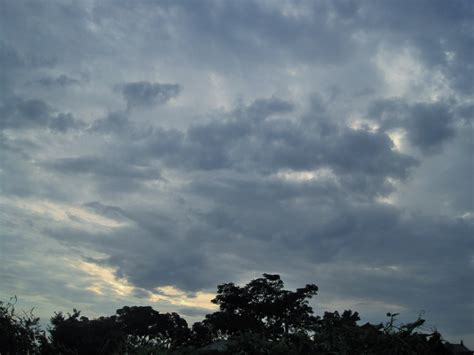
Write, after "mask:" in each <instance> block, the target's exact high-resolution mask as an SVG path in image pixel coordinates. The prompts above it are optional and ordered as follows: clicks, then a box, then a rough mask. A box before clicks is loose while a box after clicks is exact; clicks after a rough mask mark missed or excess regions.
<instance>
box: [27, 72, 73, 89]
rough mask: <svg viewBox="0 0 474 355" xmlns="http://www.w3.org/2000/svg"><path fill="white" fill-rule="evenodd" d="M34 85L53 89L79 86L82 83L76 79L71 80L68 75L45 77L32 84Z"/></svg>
mask: <svg viewBox="0 0 474 355" xmlns="http://www.w3.org/2000/svg"><path fill="white" fill-rule="evenodd" d="M32 84H38V85H41V86H44V87H45V88H48V89H51V88H55V87H59V88H66V87H69V86H74V85H79V84H80V81H79V80H77V79H74V78H71V77H69V76H67V75H64V74H61V75H59V76H57V77H49V76H47V77H43V78H40V79H38V80H35V81H33V82H32Z"/></svg>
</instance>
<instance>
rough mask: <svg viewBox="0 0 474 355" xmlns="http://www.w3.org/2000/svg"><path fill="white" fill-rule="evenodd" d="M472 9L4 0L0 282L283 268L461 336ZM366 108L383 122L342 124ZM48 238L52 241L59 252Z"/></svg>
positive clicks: (455, 4) (34, 286)
mask: <svg viewBox="0 0 474 355" xmlns="http://www.w3.org/2000/svg"><path fill="white" fill-rule="evenodd" d="M473 8H474V5H473V3H472V1H463V0H456V1H437V0H435V1H431V0H430V1H404V2H396V1H377V2H373V1H364V0H360V1H350V0H340V1H339V0H336V1H324V0H323V1H315V2H313V1H311V2H305V1H299V2H290V1H289V2H271V1H270V2H268V1H267V2H266V1H247V0H244V1H238V2H215V1H200V2H189V1H138V2H133V3H132V2H128V1H100V2H96V1H90V2H77V3H67V4H66V3H62V2H56V1H50V2H37V1H24V2H23V1H21V2H20V1H12V2H5V4H2V11H0V17H1V21H0V64H1V67H2V68H3V69H4V70H0V79H1V80H0V93H1V94H2V98H1V99H0V129H1V132H0V148H1V149H0V160H1V165H2V166H1V169H0V180H1V184H0V191H1V194H2V196H1V201H0V203H3V205H2V207H3V206H6V208H5V209H2V210H4V211H7V212H5V213H3V212H2V213H0V222H2V228H0V230H1V231H4V230H5V229H4V227H5V228H6V227H8V228H10V230H9V231H6V232H4V233H3V234H2V237H5V238H1V240H2V241H1V242H0V244H1V247H0V254H2V251H3V254H2V258H5V259H6V260H8V263H5V264H8V265H7V267H5V268H4V270H5V271H4V272H2V276H3V275H7V276H6V278H5V280H7V282H4V283H2V282H0V284H2V285H7V286H8V287H6V286H4V287H3V289H2V288H1V287H0V292H9V293H11V292H12V290H17V289H18V290H21V292H22V293H24V294H37V293H41V296H42V297H43V296H44V299H46V300H48V302H50V303H54V302H58V301H57V300H60V302H63V301H64V299H68V302H70V300H73V301H74V302H76V300H81V301H83V300H84V299H87V302H89V304H97V305H98V306H97V307H102V306H103V303H104V299H106V298H107V297H102V296H99V295H93V294H92V293H89V291H87V293H86V291H85V289H86V287H87V286H89V285H88V284H87V283H88V282H89V280H86V279H84V280H83V282H82V283H80V286H78V287H82V286H84V289H81V290H80V291H77V290H76V291H74V292H73V291H71V290H69V284H68V282H69V280H68V279H69V278H70V275H66V277H65V278H64V280H63V279H61V277H59V278H55V277H56V276H55V275H56V274H59V273H60V272H62V270H63V268H62V267H63V265H62V264H63V263H64V262H65V260H67V258H71V260H75V259H73V258H74V257H79V256H83V258H84V260H85V261H87V262H93V263H96V264H98V265H100V266H111V267H113V268H115V270H116V274H117V276H120V277H125V278H126V279H127V281H128V282H129V283H130V284H131V285H132V286H133V287H135V290H134V294H133V297H138V298H141V300H143V302H145V300H144V299H145V298H146V297H148V296H149V295H150V292H152V291H153V292H156V290H154V288H155V287H158V286H165V285H173V286H175V287H178V288H180V289H182V290H183V291H185V292H195V291H200V290H215V286H216V285H217V284H219V283H222V282H227V281H242V282H246V281H249V279H250V278H253V277H258V276H259V275H260V274H261V273H262V272H275V273H281V274H282V275H284V277H285V280H286V279H288V280H291V281H292V282H293V284H294V285H301V284H304V283H307V282H315V283H317V284H319V286H320V287H321V297H323V298H324V297H326V300H329V301H331V300H333V299H336V300H337V299H341V298H342V299H344V298H346V299H350V300H355V301H358V300H361V302H362V301H363V302H366V304H369V305H370V307H369V308H371V309H372V310H374V309H375V310H376V311H380V312H381V313H380V314H384V313H385V312H386V311H391V310H390V309H385V308H386V307H392V306H393V307H396V306H400V307H405V308H402V314H403V313H404V312H411V311H414V312H415V313H416V312H418V311H420V310H422V309H426V310H427V312H428V314H427V316H428V319H430V320H434V321H435V322H436V325H438V327H439V330H440V331H441V332H442V333H444V331H445V329H446V331H448V330H449V332H452V333H456V334H458V333H462V332H464V333H466V332H468V331H469V330H470V329H471V328H472V327H473V324H472V317H469V316H470V314H472V310H473V303H472V297H471V295H472V294H473V292H474V290H473V289H472V286H471V285H472V282H471V278H472V273H473V269H472V268H473V263H472V250H473V247H474V246H473V242H472V237H471V236H472V235H473V225H472V216H473V214H472V213H473V205H472V201H473V197H472V196H473V190H472V181H473V176H472V174H473V171H474V170H473V169H474V168H473V166H472V164H473V162H472V151H473V146H472V145H473V143H472V125H471V124H472V117H473V114H472V113H473V109H472V107H473V106H472V99H471V98H470V96H472V95H470V94H471V93H472V91H473V89H474V87H473V81H472V79H471V78H472V76H473V75H472V74H473V64H472V63H473V61H472V57H473V48H474V46H473V42H474V41H473V33H474V31H473V21H472V18H473V16H474V11H473ZM406 53H408V54H407V58H408V59H407V58H405V57H404V55H405V54H406ZM399 55H400V57H401V59H400V61H401V62H400V63H399V62H398V56H399ZM392 57H393V58H394V62H393V63H392V62H390V60H388V59H387V58H390V59H392ZM405 60H406V62H405ZM405 67H407V68H405ZM61 73H64V74H61ZM419 73H421V74H419ZM85 77H88V78H90V80H89V81H87V82H85V80H83V79H82V78H85ZM78 78H81V82H78V81H77V80H79V79H78ZM137 78H145V80H147V81H137ZM425 79H426V80H425ZM155 80H156V81H158V82H155ZM25 83H26V84H28V83H34V85H25ZM116 83H121V84H119V85H118V86H114V85H115V84H116ZM175 83H179V84H175ZM111 87H112V88H115V89H116V90H115V92H114V91H113V90H111ZM182 88H186V92H185V94H186V95H183V96H182V97H179V95H180V94H181V91H182ZM315 93H319V94H318V95H319V96H318V95H317V94H315ZM272 95H274V96H272ZM394 95H395V96H394ZM396 95H398V96H396ZM177 97H179V100H176V105H174V102H173V99H175V98H177ZM262 97H263V98H262ZM264 97H267V98H264ZM278 97H280V98H278ZM433 97H437V98H440V97H442V98H443V99H442V100H440V99H437V100H434V101H433ZM170 101H171V102H170ZM235 102H237V103H238V104H234V103H235ZM170 103H173V105H172V104H170ZM125 105H126V109H124V108H123V106H125ZM223 107H225V108H223ZM308 107H310V108H308ZM79 117H80V118H81V120H79V119H78V118H79ZM365 117H368V118H369V119H370V120H371V121H374V122H375V123H377V124H378V126H379V128H373V127H368V126H363V125H362V127H361V128H360V129H354V128H352V127H356V125H352V123H353V122H352V120H353V119H358V118H365ZM85 122H87V124H86V123H85ZM393 130H401V131H403V132H404V133H405V135H404V137H405V138H406V140H405V139H404V140H403V142H402V147H401V148H402V149H398V147H396V146H395V145H394V142H393V141H392V139H391V138H390V137H391V133H393V132H392V131H393ZM58 133H60V134H58ZM405 141H407V142H408V143H409V146H408V147H406V146H404V144H405ZM413 147H414V148H416V149H411V148H413ZM417 150H419V151H420V152H422V153H423V154H418V152H417ZM42 201H48V204H47V205H46V206H47V207H41V206H42ZM55 204H56V205H57V206H56V207H55V208H56V209H58V210H60V211H65V212H64V213H65V216H66V217H65V218H64V220H61V219H59V220H57V219H55V218H56V217H57V216H56V217H54V216H53V217H54V218H53V217H51V216H50V215H49V214H48V213H50V209H52V208H54V206H55ZM12 206H13V209H14V210H15V212H14V213H11V214H9V213H10V212H9V211H11V210H12V208H11V207H12ZM15 206H17V207H15ZM20 206H21V207H20ZM68 206H69V208H71V209H72V208H79V209H84V210H86V212H87V213H88V214H90V216H92V217H91V219H93V217H94V215H97V216H102V217H106V218H107V219H110V220H113V221H116V222H117V226H116V227H108V226H97V225H96V224H94V223H93V222H90V221H89V222H88V221H87V220H86V219H84V218H81V216H80V214H79V213H76V214H74V212H73V211H70V210H68ZM28 208H30V209H31V210H29V209H28ZM31 211H35V212H31ZM12 216H13V217H12ZM10 217H12V218H10ZM97 219H98V220H100V219H99V218H97ZM20 232H21V233H20ZM37 235H41V237H40V238H41V239H40V240H41V242H38V239H37V238H36V236H37ZM58 242H59V243H58ZM48 243H49V244H48ZM45 244H47V245H48V248H49V247H51V248H52V247H53V246H54V248H59V246H60V248H59V249H55V250H60V252H58V251H56V252H57V253H58V254H57V255H60V257H59V256H58V260H57V261H55V263H54V262H53V261H52V260H53V259H55V258H53V257H51V256H50V250H49V249H48V250H46V248H45V249H41V248H42V246H43V245H45ZM58 245H59V246H58ZM54 248H53V249H54ZM25 250H28V253H29V252H30V250H31V254H28V253H27V252H25ZM97 254H99V255H100V257H97ZM63 258H64V259H63ZM18 260H23V261H24V262H23V263H21V265H20V266H18V265H19V263H18ZM31 260H33V262H32V261H31ZM28 265H34V267H32V266H28ZM2 266H3V265H2ZM16 266H18V267H16ZM18 270H19V271H18ZM74 276H77V279H78V280H79V279H81V278H82V276H83V275H82V276H80V274H79V273H78V274H77V275H76V274H75V275H74ZM65 280H66V281H65ZM15 285H17V286H18V285H19V286H18V288H17V289H16V288H15V287H16V286H15ZM66 285H67V286H66ZM76 286H77V285H76ZM6 288H7V289H6ZM5 289H6V290H5ZM32 290H33V291H32ZM53 294H54V295H53ZM48 297H49V298H48ZM51 300H53V301H54V302H53V301H51ZM141 300H140V302H142V301H141ZM106 301H107V302H109V299H108V298H107V299H106ZM120 302H121V303H123V304H126V303H129V302H128V300H126V299H120ZM130 302H133V301H130ZM63 304H64V303H63ZM67 304H68V305H69V304H70V303H67ZM32 306H35V305H34V304H32ZM74 306H76V305H75V304H74ZM59 307H61V306H57V305H56V304H55V305H54V308H56V309H57V308H59ZM356 310H357V308H356ZM395 311H397V310H395ZM182 312H183V314H189V315H195V314H198V313H201V310H200V309H193V308H191V309H187V310H182ZM96 313H97V314H104V313H106V312H104V311H103V309H98V310H97V312H96ZM380 320H381V319H380V318H379V319H374V321H380Z"/></svg>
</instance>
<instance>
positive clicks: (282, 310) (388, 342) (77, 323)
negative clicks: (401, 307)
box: [0, 274, 446, 355]
mask: <svg viewBox="0 0 474 355" xmlns="http://www.w3.org/2000/svg"><path fill="white" fill-rule="evenodd" d="M317 291H318V287H317V286H316V285H313V284H309V285H306V286H305V287H303V288H299V289H297V290H296V291H289V290H285V289H284V284H283V281H282V280H281V279H280V276H279V275H269V274H263V277H262V278H258V279H256V280H253V281H251V282H250V283H248V284H247V285H245V286H237V285H235V284H233V283H226V284H222V285H219V286H218V288H217V295H216V297H215V298H214V299H213V300H212V302H213V303H215V304H217V305H218V306H219V311H217V312H214V313H212V314H208V315H206V317H205V319H204V320H203V321H201V322H197V323H195V324H194V325H193V326H192V327H191V328H189V327H188V324H187V322H186V321H185V320H184V319H183V318H181V317H180V316H179V315H178V314H176V313H160V312H158V311H156V310H154V309H153V308H152V307H139V306H134V307H123V308H121V309H118V310H117V311H116V314H115V315H112V316H109V317H100V318H97V319H89V318H87V317H84V316H81V313H80V311H78V310H75V309H74V310H73V312H72V313H68V314H66V315H64V314H63V313H56V314H55V315H54V316H53V317H52V318H51V321H50V326H49V329H48V333H46V332H44V331H43V330H41V329H40V327H39V319H38V318H35V317H34V316H33V313H32V312H29V313H23V314H22V315H18V314H17V313H16V312H15V307H14V305H15V303H14V302H13V301H16V299H15V300H13V301H12V300H11V301H10V302H8V303H3V302H0V354H27V353H29V354H77V355H82V354H87V355H93V354H124V353H128V354H382V353H383V354H445V353H446V352H445V351H446V350H445V348H444V346H443V343H442V341H441V335H440V334H439V333H437V332H431V333H424V332H421V331H420V327H421V326H422V325H423V323H424V320H423V319H421V318H418V319H417V320H415V321H414V322H412V323H408V324H402V325H396V316H397V314H390V313H388V314H387V316H388V317H389V320H388V321H387V322H386V323H381V324H376V325H374V324H369V323H366V324H364V325H359V324H358V321H359V320H360V318H359V315H358V313H357V312H352V311H344V312H343V313H342V314H339V313H338V312H337V311H336V312H326V313H325V314H324V315H323V316H322V317H319V316H315V315H313V310H312V308H311V307H310V306H309V303H308V302H309V300H310V299H311V298H312V297H313V296H315V295H316V294H317Z"/></svg>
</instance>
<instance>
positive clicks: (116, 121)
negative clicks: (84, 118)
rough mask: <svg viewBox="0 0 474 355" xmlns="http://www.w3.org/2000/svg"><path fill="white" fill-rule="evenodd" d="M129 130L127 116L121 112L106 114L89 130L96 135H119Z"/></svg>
mask: <svg viewBox="0 0 474 355" xmlns="http://www.w3.org/2000/svg"><path fill="white" fill-rule="evenodd" d="M127 128H129V120H128V116H127V114H126V113H125V112H123V111H115V112H110V113H109V114H107V116H106V117H105V118H101V119H98V120H96V121H95V122H94V123H93V124H92V126H91V127H90V130H91V131H92V132H98V133H120V132H123V131H125V130H126V129H127Z"/></svg>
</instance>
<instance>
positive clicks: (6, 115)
mask: <svg viewBox="0 0 474 355" xmlns="http://www.w3.org/2000/svg"><path fill="white" fill-rule="evenodd" d="M84 126H85V124H84V123H83V122H82V121H80V120H77V119H76V118H74V117H73V115H72V114H71V113H61V112H60V113H57V112H55V111H54V110H53V108H52V107H51V106H49V105H48V104H47V103H46V102H44V101H42V100H38V99H28V100H24V99H21V98H18V97H12V98H7V99H5V100H4V101H3V102H0V129H28V128H32V129H34V128H49V129H51V130H52V131H57V132H63V133H64V132H66V131H68V130H70V129H80V128H83V127H84Z"/></svg>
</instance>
